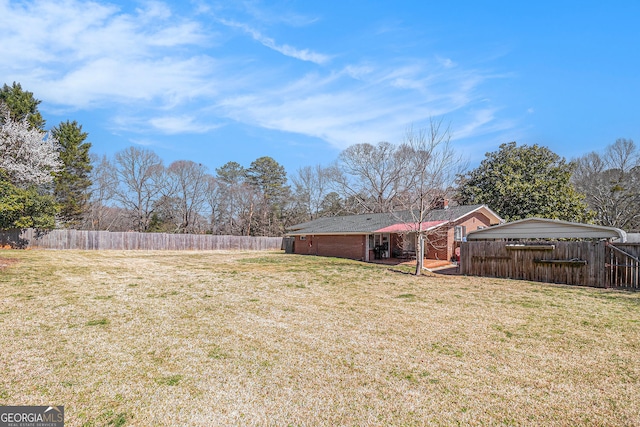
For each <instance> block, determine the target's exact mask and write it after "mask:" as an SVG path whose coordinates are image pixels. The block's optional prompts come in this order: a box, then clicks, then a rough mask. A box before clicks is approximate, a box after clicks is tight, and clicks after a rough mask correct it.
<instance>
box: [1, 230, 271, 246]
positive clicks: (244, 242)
mask: <svg viewBox="0 0 640 427" xmlns="http://www.w3.org/2000/svg"><path fill="white" fill-rule="evenodd" d="M0 245H2V246H4V247H12V248H23V249H36V248H37V249H80V250H109V249H116V250H258V251H262V250H264V251H268V250H279V249H281V247H282V237H254V236H216V235H209V234H167V233H135V232H111V231H90V230H51V231H47V232H40V231H37V230H34V229H25V230H7V231H0Z"/></svg>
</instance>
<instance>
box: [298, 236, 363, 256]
mask: <svg viewBox="0 0 640 427" xmlns="http://www.w3.org/2000/svg"><path fill="white" fill-rule="evenodd" d="M365 238H366V236H364V235H346V236H345V235H335V236H311V235H308V236H305V240H300V236H296V240H295V244H294V252H295V253H297V254H301V255H320V256H334V257H338V258H349V259H357V260H364V254H365Z"/></svg>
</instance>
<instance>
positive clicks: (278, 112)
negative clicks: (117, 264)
mask: <svg viewBox="0 0 640 427" xmlns="http://www.w3.org/2000/svg"><path fill="white" fill-rule="evenodd" d="M638 16H640V2H636V1H617V2H616V1H612V2H602V1H597V2H596V1H588V0H587V1H557V0H556V1H544V0H540V1H536V2H517V1H486V2H478V1H453V2H444V1H427V0H424V1H402V0H399V1H394V2H391V1H349V0H342V1H332V0H328V1H322V2H310V1H221V2H216V1H205V0H202V1H188V0H186V1H167V2H162V1H146V2H127V1H95V2H81V1H76V0H55V1H52V0H35V1H13V0H0V76H2V79H3V80H4V81H0V84H2V83H8V84H11V83H12V82H13V81H16V82H19V83H21V84H22V86H23V88H24V89H26V90H29V91H31V92H34V94H35V96H36V97H37V98H38V99H41V100H42V104H41V105H40V110H41V112H42V113H43V116H44V118H45V119H46V120H47V125H48V127H52V126H54V125H57V124H58V123H59V122H61V121H64V120H67V119H70V120H77V121H78V122H79V123H80V124H82V126H83V129H84V130H85V131H87V132H89V141H90V142H92V144H93V149H92V151H93V152H94V153H96V154H99V155H101V154H107V155H112V154H113V153H115V152H116V151H119V150H121V149H124V148H126V147H128V146H130V145H136V146H140V147H147V148H150V149H152V150H154V151H155V152H156V153H158V154H159V155H160V156H161V157H162V158H163V159H164V160H165V162H166V163H167V164H169V163H170V162H172V161H174V160H180V159H185V160H194V161H197V162H201V163H203V164H205V165H206V166H207V167H208V168H209V169H210V171H211V172H213V171H214V169H215V168H217V167H219V166H221V165H223V164H224V163H226V162H228V161H237V162H239V163H240V164H242V165H244V166H249V164H250V163H251V162H252V161H253V160H255V159H256V158H258V157H261V156H271V157H273V158H274V159H276V160H277V161H278V162H280V163H281V164H282V165H284V166H285V168H286V170H287V172H288V174H289V175H291V174H293V173H295V171H296V170H297V169H298V168H299V167H301V166H306V165H315V164H322V165H328V164H330V163H331V162H333V161H334V160H335V159H336V158H337V156H338V154H339V153H340V151H341V150H342V149H344V148H346V147H347V146H349V145H351V144H355V143H362V142H369V143H376V142H378V141H390V142H393V143H397V142H400V141H401V140H402V137H403V135H404V133H405V131H406V129H407V127H408V126H413V127H414V128H419V127H422V126H425V125H426V124H427V123H428V121H429V118H430V117H433V118H434V119H436V120H438V119H443V120H444V121H445V122H447V123H450V125H451V130H452V134H453V142H454V145H455V146H456V147H457V148H458V150H459V151H460V152H462V153H464V155H465V156H466V157H467V158H468V160H469V163H470V166H471V167H473V166H475V165H477V164H478V162H479V161H480V160H482V158H483V157H484V154H485V153H486V152H487V151H493V150H495V149H497V148H498V146H499V145H500V144H501V143H504V142H509V141H517V142H518V143H520V144H534V143H537V144H540V145H545V146H548V147H549V148H551V149H552V150H553V151H555V152H556V153H558V154H560V155H562V156H564V157H566V158H568V159H570V158H573V157H576V156H579V155H582V154H586V153H587V152H589V151H593V150H601V149H603V148H604V147H605V146H606V145H608V144H611V143H613V142H614V141H615V140H616V138H631V139H634V140H635V141H636V142H637V143H640V117H639V113H638V102H639V100H640V85H639V83H638V81H639V80H638V73H639V72H638V70H639V69H640V58H639V55H640V48H639V46H640V35H639V34H640V32H638V31H637V19H638Z"/></svg>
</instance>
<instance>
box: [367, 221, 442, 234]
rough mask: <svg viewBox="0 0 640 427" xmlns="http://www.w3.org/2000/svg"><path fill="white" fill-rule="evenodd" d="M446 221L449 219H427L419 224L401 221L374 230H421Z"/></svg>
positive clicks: (399, 231) (380, 231) (388, 231)
mask: <svg viewBox="0 0 640 427" xmlns="http://www.w3.org/2000/svg"><path fill="white" fill-rule="evenodd" d="M447 222H449V221H427V222H423V223H422V224H419V223H417V222H413V223H405V222H402V223H400V224H393V225H390V226H388V227H384V228H381V229H380V230H376V233H405V232H407V231H416V230H418V228H420V230H423V231H428V230H431V229H434V228H436V227H438V226H440V225H442V224H446V223H447Z"/></svg>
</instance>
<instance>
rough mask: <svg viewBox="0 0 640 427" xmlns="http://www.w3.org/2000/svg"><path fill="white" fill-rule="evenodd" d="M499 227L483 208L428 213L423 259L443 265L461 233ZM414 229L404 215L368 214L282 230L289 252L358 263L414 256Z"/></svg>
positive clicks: (436, 210) (453, 207)
mask: <svg viewBox="0 0 640 427" xmlns="http://www.w3.org/2000/svg"><path fill="white" fill-rule="evenodd" d="M501 222H503V220H502V218H500V217H499V216H498V215H497V214H496V213H495V212H493V211H492V210H491V209H490V208H489V207H488V206H486V205H471V206H451V207H446V208H442V209H434V210H432V211H430V212H429V214H428V217H427V218H426V221H425V222H423V223H422V225H421V229H422V230H428V234H427V236H428V237H427V242H428V243H427V246H425V257H426V258H428V259H440V260H449V259H451V258H452V257H453V256H454V254H455V248H456V246H457V244H458V243H457V242H459V241H460V240H462V238H463V237H464V236H466V233H468V232H471V231H474V230H477V229H479V228H484V227H489V226H490V225H495V224H500V223H501ZM417 228H418V227H417V224H416V223H413V222H411V215H410V212H394V213H373V214H362V215H348V216H337V217H326V218H318V219H316V220H313V221H309V222H305V223H302V224H297V225H294V226H292V227H289V228H288V231H287V235H288V236H289V237H293V238H295V240H294V244H293V252H294V253H296V254H302V255H320V256H334V257H339V258H350V259H356V260H362V261H370V260H373V259H375V258H406V257H411V255H414V254H415V240H416V239H415V236H416V233H415V231H414V230H416V229H417Z"/></svg>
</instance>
